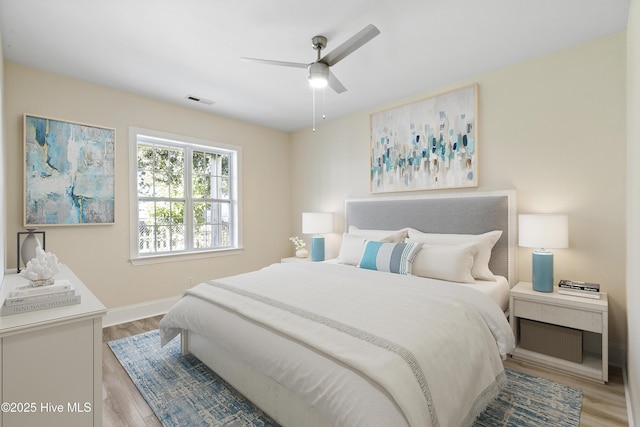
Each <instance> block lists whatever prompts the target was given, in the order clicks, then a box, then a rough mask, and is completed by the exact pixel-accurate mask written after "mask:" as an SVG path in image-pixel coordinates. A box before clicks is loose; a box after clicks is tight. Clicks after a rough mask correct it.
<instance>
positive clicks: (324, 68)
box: [242, 24, 380, 130]
mask: <svg viewBox="0 0 640 427" xmlns="http://www.w3.org/2000/svg"><path fill="white" fill-rule="evenodd" d="M378 34H380V30H378V28H376V26H375V25H372V24H369V25H367V26H366V27H364V28H363V29H362V30H360V31H359V32H358V33H356V34H355V35H353V36H352V37H351V38H350V39H349V40H347V41H345V42H344V43H342V44H341V45H340V46H338V47H337V48H335V49H334V50H333V51H332V52H329V53H328V54H326V55H325V56H324V57H321V56H320V55H321V53H322V49H324V48H325V47H327V38H326V37H324V36H314V37H313V38H311V45H312V46H313V48H314V49H315V50H317V51H318V54H317V59H316V60H315V61H314V62H311V63H309V64H302V63H298V62H285V61H274V60H271V59H257V58H242V60H243V61H248V62H257V63H260V64H267V65H278V66H282V67H294V68H306V69H307V70H308V73H309V84H310V86H311V87H312V88H313V89H316V88H324V87H326V86H329V87H331V89H333V90H334V91H335V92H336V93H342V92H345V91H346V90H347V88H346V87H344V85H343V84H342V83H340V81H339V80H338V78H337V77H336V76H335V75H334V74H333V73H332V72H331V70H330V67H331V66H333V65H335V64H336V63H338V62H339V61H341V60H342V59H344V58H345V57H347V56H348V55H351V54H352V53H353V52H355V51H356V50H358V49H359V48H361V47H362V46H363V45H364V44H365V43H367V42H368V41H369V40H371V39H372V38H374V37H375V36H377V35H378ZM314 97H315V96H314ZM314 110H315V108H314ZM314 124H315V121H314ZM314 130H315V126H314Z"/></svg>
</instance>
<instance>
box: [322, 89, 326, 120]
mask: <svg viewBox="0 0 640 427" xmlns="http://www.w3.org/2000/svg"><path fill="white" fill-rule="evenodd" d="M324 89H325V88H322V120H325V119H326V118H327V116H326V115H325V114H324V112H325V111H327V108H326V105H325V98H324V94H325V93H326V92H325V90H324Z"/></svg>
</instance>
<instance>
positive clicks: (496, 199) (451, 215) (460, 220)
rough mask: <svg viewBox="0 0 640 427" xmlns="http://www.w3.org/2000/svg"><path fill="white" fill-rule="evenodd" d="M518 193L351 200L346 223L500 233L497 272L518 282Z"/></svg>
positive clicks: (494, 264) (495, 260) (494, 260)
mask: <svg viewBox="0 0 640 427" xmlns="http://www.w3.org/2000/svg"><path fill="white" fill-rule="evenodd" d="M515 197H516V194H515V191H514V190H508V191H493V192H466V193H447V194H442V193H441V194H438V195H434V196H413V197H409V196H408V197H397V198H379V197H375V198H368V199H350V200H347V201H346V202H345V225H346V228H347V230H348V228H349V226H351V225H353V226H356V227H358V228H362V229H378V230H398V229H401V228H405V227H411V228H415V229H417V230H420V231H423V232H426V233H459V234H481V233H486V232H488V231H493V230H502V237H500V240H498V242H497V243H496V245H495V246H494V248H493V251H492V252H491V261H490V262H489V267H490V268H491V271H493V273H494V274H499V275H501V276H504V277H506V278H507V279H508V280H509V284H510V286H513V285H514V284H515V272H516V265H515V264H516V256H515V251H516V247H515V227H516V201H515Z"/></svg>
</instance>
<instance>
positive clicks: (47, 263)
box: [20, 247, 60, 281]
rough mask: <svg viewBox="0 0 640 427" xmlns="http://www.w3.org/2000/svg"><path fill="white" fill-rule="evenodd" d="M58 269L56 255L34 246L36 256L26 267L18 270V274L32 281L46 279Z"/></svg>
mask: <svg viewBox="0 0 640 427" xmlns="http://www.w3.org/2000/svg"><path fill="white" fill-rule="evenodd" d="M58 271H60V267H59V263H58V257H57V256H55V255H54V254H52V253H51V252H45V251H43V250H42V248H39V247H38V248H36V257H35V258H33V259H32V260H31V261H29V262H28V263H27V267H26V268H25V269H24V270H22V271H21V272H20V276H22V277H24V278H25V279H29V280H32V281H35V280H46V279H49V278H51V277H53V276H54V274H56V273H57V272H58Z"/></svg>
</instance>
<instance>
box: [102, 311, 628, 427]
mask: <svg viewBox="0 0 640 427" xmlns="http://www.w3.org/2000/svg"><path fill="white" fill-rule="evenodd" d="M161 318H162V316H156V317H151V318H148V319H143V320H139V321H135V322H131V323H125V324H122V325H117V326H112V327H109V328H104V329H103V344H102V378H103V386H102V396H103V424H104V426H105V427H110V426H131V427H139V426H161V424H160V422H159V421H158V419H157V418H156V417H155V415H153V412H152V411H151V408H149V406H148V405H147V403H146V402H145V400H144V399H143V398H142V395H141V394H140V393H139V392H138V390H137V389H136V386H135V385H134V384H133V382H131V379H130V378H129V376H128V375H127V373H126V372H125V371H124V369H123V368H122V366H121V365H120V363H119V362H118V360H117V359H116V357H115V356H114V355H113V353H112V352H111V349H110V348H109V347H108V346H107V344H106V343H107V342H109V341H112V340H114V339H118V338H124V337H127V336H131V335H136V334H139V333H142V332H146V331H150V330H153V329H157V328H158V322H160V319H161ZM505 366H507V367H509V368H512V369H516V370H519V371H522V372H526V373H529V374H532V375H537V376H540V377H543V378H547V379H549V380H552V381H556V382H558V383H561V384H565V385H568V386H570V387H573V388H575V389H578V390H582V391H583V399H582V413H581V414H580V426H581V427H600V426H602V427H604V426H606V427H616V426H628V425H629V423H628V420H627V408H626V401H625V395H624V384H623V379H622V371H621V369H620V368H616V367H612V366H610V367H609V382H608V383H607V384H604V385H603V384H596V383H593V382H591V381H586V380H580V379H577V378H574V377H571V376H568V375H564V374H561V373H557V372H553V371H550V370H547V369H543V368H538V367H536V366H533V365H531V364H528V363H525V362H519V361H516V360H513V359H509V360H507V361H506V362H505Z"/></svg>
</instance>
